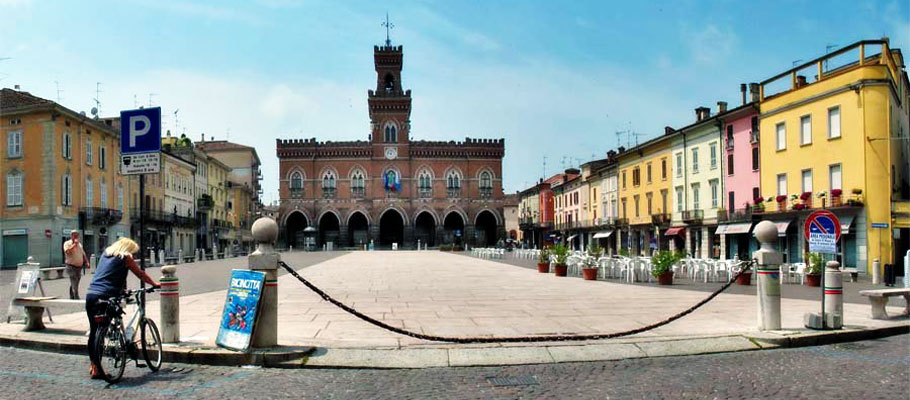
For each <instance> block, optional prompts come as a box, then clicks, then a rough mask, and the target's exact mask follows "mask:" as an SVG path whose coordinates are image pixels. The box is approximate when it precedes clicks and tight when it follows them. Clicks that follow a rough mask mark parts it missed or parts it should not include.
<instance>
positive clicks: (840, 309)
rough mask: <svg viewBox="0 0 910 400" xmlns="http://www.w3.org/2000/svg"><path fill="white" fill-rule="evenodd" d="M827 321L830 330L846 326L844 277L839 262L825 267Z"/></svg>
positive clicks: (829, 262)
mask: <svg viewBox="0 0 910 400" xmlns="http://www.w3.org/2000/svg"><path fill="white" fill-rule="evenodd" d="M825 319H827V327H828V328H834V329H840V328H842V327H843V326H844V276H843V274H841V271H840V263H839V262H837V261H828V263H827V264H826V265H825Z"/></svg>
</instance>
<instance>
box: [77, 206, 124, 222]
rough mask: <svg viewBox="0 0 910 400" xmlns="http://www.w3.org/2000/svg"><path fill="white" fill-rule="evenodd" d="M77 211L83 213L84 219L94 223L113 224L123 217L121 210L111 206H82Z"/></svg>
mask: <svg viewBox="0 0 910 400" xmlns="http://www.w3.org/2000/svg"><path fill="white" fill-rule="evenodd" d="M79 212H81V213H84V214H85V220H86V221H88V222H90V223H92V224H94V225H113V224H116V223H118V222H120V220H121V219H123V212H122V211H120V210H115V209H112V208H101V207H82V208H80V209H79Z"/></svg>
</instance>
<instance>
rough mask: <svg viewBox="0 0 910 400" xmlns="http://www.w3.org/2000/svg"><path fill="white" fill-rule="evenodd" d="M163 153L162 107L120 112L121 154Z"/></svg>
mask: <svg viewBox="0 0 910 400" xmlns="http://www.w3.org/2000/svg"><path fill="white" fill-rule="evenodd" d="M159 151H161V107H152V108H141V109H138V110H126V111H121V112H120V154H136V153H154V152H159Z"/></svg>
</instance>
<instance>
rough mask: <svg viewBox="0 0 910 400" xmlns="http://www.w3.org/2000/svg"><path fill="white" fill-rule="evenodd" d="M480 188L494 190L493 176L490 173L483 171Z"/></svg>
mask: <svg viewBox="0 0 910 400" xmlns="http://www.w3.org/2000/svg"><path fill="white" fill-rule="evenodd" d="M480 188H481V189H492V188H493V174H491V173H490V172H489V171H483V172H481V173H480Z"/></svg>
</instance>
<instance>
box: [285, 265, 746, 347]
mask: <svg viewBox="0 0 910 400" xmlns="http://www.w3.org/2000/svg"><path fill="white" fill-rule="evenodd" d="M756 263H757V261H756V260H752V261H745V262H743V264H742V265H741V266H740V268H741V269H740V271H739V272H737V273H736V275H734V276H733V277H732V278H730V280H729V282H727V283H725V284H724V285H723V286H721V287H719V288H718V289H717V290H715V291H714V292H713V293H711V294H710V295H709V296H708V297H705V298H704V299H702V300H701V301H699V302H698V303H696V304H695V305H693V306H692V307H689V308H687V309H685V310H683V311H681V312H679V313H677V314H676V315H673V316H671V317H669V318H667V319H664V320H662V321H658V322H655V323H653V324H650V325H645V326H642V327H640V328H635V329H630V330H627V331H622V332H613V333H597V334H586V335H584V334H579V335H539V336H509V337H450V336H436V335H427V334H423V333H417V332H412V331H409V330H406V329H403V328H399V327H395V326H392V325H389V324H387V323H385V322H382V321H379V320H377V319H375V318H373V317H370V316H369V315H366V314H364V313H362V312H360V311H357V310H355V309H354V308H353V307H350V306H348V305H346V304H344V303H342V302H340V301H338V300H336V299H334V298H333V297H332V296H329V294H328V293H326V292H324V291H322V290H321V289H319V288H318V287H316V285H314V284H312V283H310V281H308V280H306V279H304V278H303V277H302V276H300V274H298V273H297V271H294V269H293V268H291V266H290V265H288V264H287V263H285V262H284V261H279V262H278V264H279V265H281V267H282V268H284V269H285V270H287V271H288V273H289V274H291V275H293V276H294V277H295V278H297V280H299V281H300V282H301V283H303V284H304V285H305V286H306V287H308V288H309V289H310V290H312V291H314V292H316V294H317V295H319V297H322V299H323V300H325V301H328V302H330V303H332V304H334V305H335V306H337V307H338V308H341V309H342V310H344V311H346V312H348V313H349V314H351V315H353V316H355V317H357V318H360V319H362V320H364V321H366V322H368V323H370V324H373V325H376V326H378V327H380V328H382V329H386V330H389V331H392V332H395V333H398V334H401V335H405V336H410V337H412V338H416V339H422V340H430V341H434V342H449V343H521V342H528V343H529V342H568V341H583V340H598V339H614V338H618V337H623V336H629V335H634V334H637V333H642V332H647V331H650V330H652V329H656V328H659V327H661V326H664V325H666V324H669V323H671V322H673V321H676V320H677V319H680V318H682V317H684V316H686V315H688V314H690V313H692V312H693V311H695V310H697V309H698V308H699V307H701V306H703V305H705V304H706V303H708V302H709V301H711V300H713V299H714V298H715V297H717V295H719V294H721V293H722V292H723V291H724V290H726V289H727V288H728V287H730V285H732V284H733V282H734V281H736V280H737V278H739V277H740V275H742V274H744V273H746V272H748V271H749V270H750V269H751V268H752V267H753V265H754V264H756Z"/></svg>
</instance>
